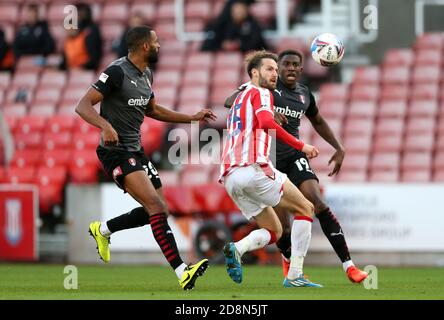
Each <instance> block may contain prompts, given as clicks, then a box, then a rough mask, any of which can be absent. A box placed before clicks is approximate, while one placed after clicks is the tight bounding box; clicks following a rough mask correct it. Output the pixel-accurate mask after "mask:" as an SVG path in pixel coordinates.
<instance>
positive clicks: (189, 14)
mask: <svg viewBox="0 0 444 320" xmlns="http://www.w3.org/2000/svg"><path fill="white" fill-rule="evenodd" d="M210 12H211V3H210V2H207V1H204V0H203V1H198V2H191V3H187V4H186V6H185V19H186V20H188V19H196V18H197V19H201V20H202V21H203V20H206V19H208V17H209V16H210Z"/></svg>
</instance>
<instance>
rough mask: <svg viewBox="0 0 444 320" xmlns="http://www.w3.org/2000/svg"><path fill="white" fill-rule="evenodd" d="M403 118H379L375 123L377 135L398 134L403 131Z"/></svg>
mask: <svg viewBox="0 0 444 320" xmlns="http://www.w3.org/2000/svg"><path fill="white" fill-rule="evenodd" d="M404 127H405V123H404V119H403V118H388V119H386V118H381V119H379V121H378V122H377V123H376V128H375V133H376V135H377V136H381V137H383V136H393V135H395V136H400V135H402V134H403V132H404Z"/></svg>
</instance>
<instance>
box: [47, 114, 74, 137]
mask: <svg viewBox="0 0 444 320" xmlns="http://www.w3.org/2000/svg"><path fill="white" fill-rule="evenodd" d="M75 122H76V117H75V116H69V115H56V116H53V117H51V118H49V119H48V122H47V123H46V131H47V132H52V133H59V132H64V131H69V132H70V131H72V129H73V128H74V123H75Z"/></svg>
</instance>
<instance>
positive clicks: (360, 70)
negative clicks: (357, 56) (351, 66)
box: [353, 66, 381, 85]
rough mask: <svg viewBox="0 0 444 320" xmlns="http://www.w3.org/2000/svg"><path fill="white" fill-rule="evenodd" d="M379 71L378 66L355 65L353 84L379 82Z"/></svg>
mask: <svg viewBox="0 0 444 320" xmlns="http://www.w3.org/2000/svg"><path fill="white" fill-rule="evenodd" d="M380 76H381V72H380V70H379V67H378V66H370V67H357V68H356V69H355V73H354V75H353V84H355V85H357V84H364V85H369V84H379V81H380V79H379V78H380Z"/></svg>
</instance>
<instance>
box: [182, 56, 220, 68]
mask: <svg viewBox="0 0 444 320" xmlns="http://www.w3.org/2000/svg"><path fill="white" fill-rule="evenodd" d="M213 63H214V54H213V53H210V52H195V53H191V54H190V55H189V56H188V59H187V60H186V68H190V69H203V68H206V69H210V68H211V67H212V66H213Z"/></svg>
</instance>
